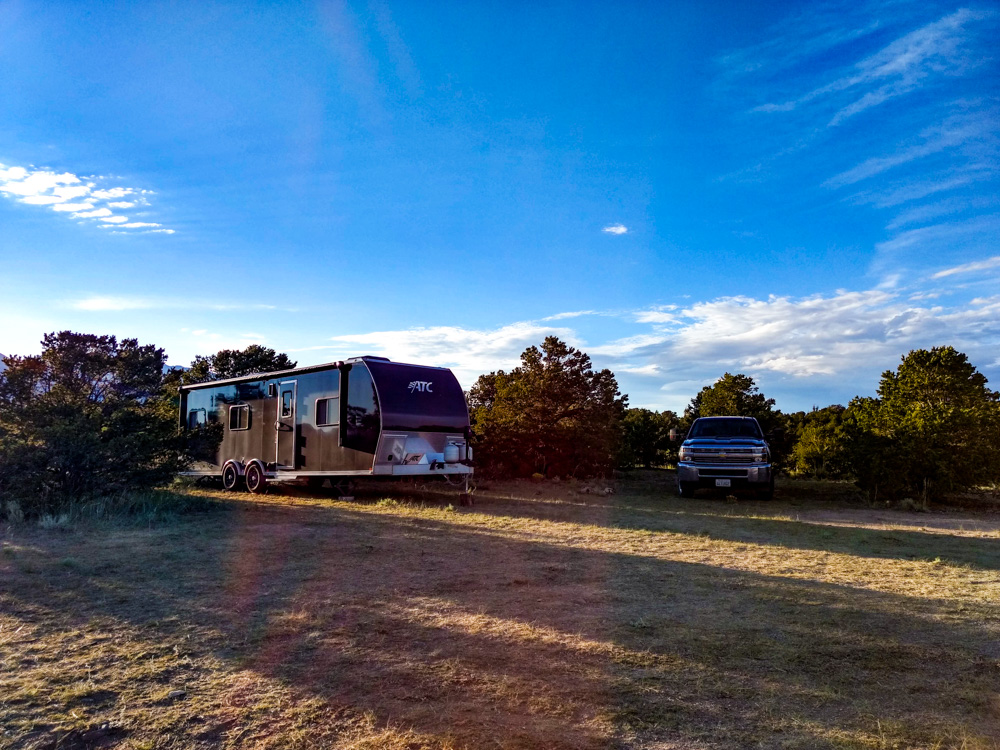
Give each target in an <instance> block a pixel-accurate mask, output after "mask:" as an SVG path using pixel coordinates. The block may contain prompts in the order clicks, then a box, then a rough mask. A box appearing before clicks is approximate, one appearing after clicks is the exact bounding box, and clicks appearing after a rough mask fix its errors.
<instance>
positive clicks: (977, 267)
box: [931, 255, 1000, 302]
mask: <svg viewBox="0 0 1000 750" xmlns="http://www.w3.org/2000/svg"><path fill="white" fill-rule="evenodd" d="M993 268H1000V255H994V256H993V257H992V258H987V259H986V260H979V261H975V262H974V263H965V264H963V265H961V266H955V267H954V268H946V269H945V270H943V271H938V272H937V273H936V274H934V275H933V276H931V278H932V279H943V278H945V277H946V276H954V275H955V274H959V273H975V272H976V271H988V270H991V269H993ZM979 301H980V300H978V299H977V300H973V302H979Z"/></svg>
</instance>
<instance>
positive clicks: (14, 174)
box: [0, 164, 174, 234]
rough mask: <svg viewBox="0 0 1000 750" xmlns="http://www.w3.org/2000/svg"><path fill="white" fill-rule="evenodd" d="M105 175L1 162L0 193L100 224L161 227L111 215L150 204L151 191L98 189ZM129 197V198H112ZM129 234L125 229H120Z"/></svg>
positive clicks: (150, 230) (139, 227)
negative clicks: (79, 173)
mask: <svg viewBox="0 0 1000 750" xmlns="http://www.w3.org/2000/svg"><path fill="white" fill-rule="evenodd" d="M103 179H104V178H101V177H91V178H81V177H79V176H77V175H75V174H72V173H71V172H62V173H57V172H55V171H53V170H50V169H40V168H37V167H8V166H5V165H4V164H0V194H2V195H4V196H6V197H7V198H10V199H13V200H16V201H18V202H20V203H24V204H26V205H29V206H47V207H49V208H51V209H52V210H53V211H56V212H60V213H69V214H71V216H72V218H74V219H101V221H102V224H103V225H104V226H107V225H109V224H118V225H119V226H121V227H127V228H128V229H145V228H147V227H160V226H161V225H160V224H152V223H147V222H129V220H128V217H127V216H112V212H111V209H112V208H116V209H122V208H133V207H134V206H136V205H138V204H143V205H149V201H148V200H147V199H146V198H145V196H146V195H151V194H152V191H149V190H141V189H138V188H129V187H111V188H99V187H97V183H98V182H99V181H101V180H103ZM126 196H132V197H131V198H130V200H128V201H121V200H113V199H120V198H123V197H126ZM101 203H105V204H106V205H103V206H102V205H100V204H101ZM146 231H148V232H154V231H156V232H163V233H165V234H173V231H174V230H172V229H147V230H146ZM121 233H123V234H124V233H128V232H121Z"/></svg>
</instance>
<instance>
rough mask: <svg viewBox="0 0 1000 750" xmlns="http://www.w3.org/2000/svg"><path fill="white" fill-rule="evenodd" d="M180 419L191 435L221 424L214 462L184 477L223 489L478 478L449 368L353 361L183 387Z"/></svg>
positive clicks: (206, 462)
mask: <svg viewBox="0 0 1000 750" xmlns="http://www.w3.org/2000/svg"><path fill="white" fill-rule="evenodd" d="M180 420H181V428H182V429H184V430H186V431H187V432H188V434H189V435H191V436H192V437H194V436H196V435H197V433H198V431H199V429H203V428H206V427H209V426H210V425H213V424H214V425H218V426H219V427H221V432H222V441H221V443H219V444H218V450H217V451H216V452H215V455H207V456H202V457H201V458H203V459H204V460H202V461H199V462H197V463H196V464H194V465H193V466H192V467H191V469H190V471H187V472H185V474H186V475H187V476H200V477H218V478H220V479H221V480H222V484H223V486H225V487H226V489H236V488H238V487H240V486H241V485H242V486H245V487H246V488H247V489H248V490H249V491H250V492H255V493H256V492H261V491H263V490H264V489H265V487H266V485H267V483H268V482H285V481H296V480H305V481H308V482H309V483H311V484H314V485H319V484H321V483H322V482H324V481H326V480H327V479H329V480H330V481H331V482H333V483H338V482H344V481H347V480H349V479H352V478H356V477H369V476H373V477H383V478H387V477H411V478H412V477H429V476H444V477H447V478H449V479H450V480H452V481H456V480H458V481H463V483H464V484H465V486H466V489H467V488H468V478H469V476H470V475H471V474H472V453H471V449H470V447H469V437H470V430H469V411H468V407H467V406H466V403H465V394H464V393H463V392H462V387H461V386H460V385H459V384H458V380H457V379H456V378H455V376H454V374H453V373H452V372H451V370H448V369H446V368H443V367H423V366H421V365H407V364H401V363H398V362H391V361H389V360H388V359H386V358H384V357H356V358H353V359H348V360H346V361H344V362H333V363H330V364H325V365H315V366H313V367H299V368H296V369H294V370H284V371H282V372H269V373H261V374H258V375H248V376H245V377H240V378H232V379H229V380H215V381H210V382H207V383H198V384H195V385H186V386H182V387H181V389H180ZM219 427H216V428H215V430H216V431H217V430H218V429H219ZM216 435H217V432H216ZM213 447H214V444H213Z"/></svg>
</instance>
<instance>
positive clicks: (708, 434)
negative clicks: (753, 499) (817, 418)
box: [677, 417, 774, 500]
mask: <svg viewBox="0 0 1000 750" xmlns="http://www.w3.org/2000/svg"><path fill="white" fill-rule="evenodd" d="M701 487H718V488H742V489H752V490H755V491H756V493H757V496H758V497H759V498H761V499H764V500H770V499H771V497H772V496H773V495H774V472H773V471H772V468H771V449H770V447H769V446H768V444H767V441H766V440H765V439H764V433H763V432H762V431H761V429H760V425H759V424H758V423H757V420H756V419H754V418H753V417H700V418H698V419H696V420H695V421H694V424H692V425H691V429H690V430H688V434H687V437H686V438H685V440H684V442H683V443H681V447H680V450H679V451H678V461H677V494H678V495H680V496H681V497H691V496H692V495H693V494H694V493H695V491H696V490H697V489H699V488H701Z"/></svg>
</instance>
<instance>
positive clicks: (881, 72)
mask: <svg viewBox="0 0 1000 750" xmlns="http://www.w3.org/2000/svg"><path fill="white" fill-rule="evenodd" d="M990 15H991V14H989V13H985V12H981V11H972V10H969V9H966V8H963V9H960V10H958V11H956V12H954V13H951V14H950V15H947V16H945V17H943V18H941V19H939V20H937V21H935V22H933V23H929V24H927V25H925V26H922V27H921V28H918V29H915V30H914V31H911V32H909V33H907V34H904V35H903V36H902V37H900V38H898V39H895V40H893V41H892V42H891V43H889V44H888V45H886V46H885V47H883V48H882V49H880V50H879V51H878V52H876V53H875V54H873V55H870V56H868V57H865V58H863V59H862V60H859V61H858V62H857V63H856V64H855V65H854V66H853V67H852V68H851V69H849V70H848V71H847V72H846V73H845V74H843V75H841V76H839V77H837V78H835V79H834V80H832V81H829V82H827V83H824V84H823V85H821V86H819V87H817V88H814V89H812V90H811V91H809V92H807V93H805V94H803V95H801V96H800V97H798V98H796V99H792V100H788V101H784V102H779V103H773V102H772V103H767V104H762V105H760V106H758V107H756V108H755V109H756V111H758V112H790V111H792V110H794V109H796V108H798V107H800V106H801V105H803V104H807V103H811V102H813V101H815V100H818V99H823V98H827V97H832V96H835V95H841V94H843V95H847V96H850V97H851V101H849V102H848V103H846V104H844V105H843V106H841V107H839V109H838V110H837V111H836V112H835V114H834V115H833V117H832V118H831V119H830V120H829V123H828V124H829V125H831V126H835V125H839V124H840V123H842V122H843V121H844V120H846V119H848V118H849V117H852V116H854V115H856V114H859V113H860V112H863V111H865V110H866V109H870V108H871V107H875V106H877V105H879V104H882V103H883V102H886V101H888V100H889V99H892V98H894V97H897V96H901V95H903V94H907V93H909V92H911V91H913V90H915V89H916V88H918V87H919V86H920V85H921V84H922V83H923V82H925V81H926V79H928V78H929V77H931V76H942V75H959V74H961V73H962V72H964V71H965V70H966V69H967V68H968V67H969V66H971V65H974V64H976V62H977V58H976V50H975V48H974V47H973V46H971V45H970V44H968V41H969V39H968V37H969V33H968V29H967V27H968V26H969V25H970V24H973V23H975V22H976V21H982V20H984V19H985V18H988V17H989V16H990ZM848 33H849V32H848Z"/></svg>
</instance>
